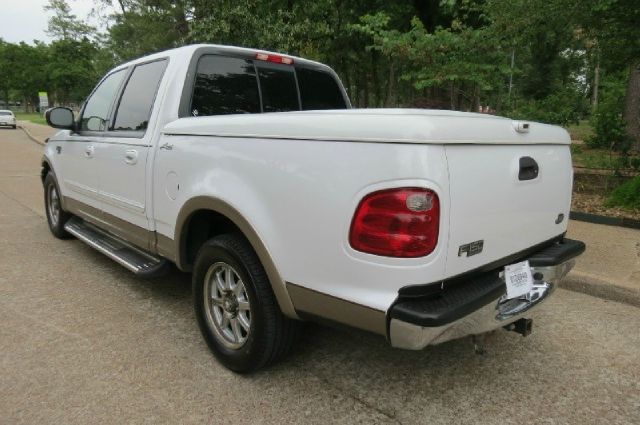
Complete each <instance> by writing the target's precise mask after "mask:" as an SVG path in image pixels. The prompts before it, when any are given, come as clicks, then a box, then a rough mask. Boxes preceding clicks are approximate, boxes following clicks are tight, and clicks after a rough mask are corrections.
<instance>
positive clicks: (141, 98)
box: [113, 60, 167, 131]
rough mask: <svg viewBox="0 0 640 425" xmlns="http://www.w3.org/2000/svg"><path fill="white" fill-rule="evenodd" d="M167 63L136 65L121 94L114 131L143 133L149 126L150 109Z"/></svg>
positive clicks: (163, 61) (164, 61)
mask: <svg viewBox="0 0 640 425" xmlns="http://www.w3.org/2000/svg"><path fill="white" fill-rule="evenodd" d="M166 66H167V61H166V60H162V61H156V62H150V63H146V64H144V65H138V66H136V67H135V69H134V70H133V73H132V74H131V77H130V78H129V81H128V82H127V85H126V87H125V89H124V92H123V93H122V98H121V99H120V105H118V111H117V113H116V120H115V124H114V126H113V129H114V130H129V131H144V130H146V129H147V125H148V124H149V117H150V116H151V108H152V107H153V101H154V100H155V98H156V93H157V91H158V85H159V84H160V80H161V79H162V74H163V73H164V69H165V68H166Z"/></svg>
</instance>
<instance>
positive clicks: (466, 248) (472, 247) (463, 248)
mask: <svg viewBox="0 0 640 425" xmlns="http://www.w3.org/2000/svg"><path fill="white" fill-rule="evenodd" d="M483 246H484V240H479V241H475V242H471V243H467V244H464V245H460V248H458V257H462V254H467V257H471V256H472V255H476V254H480V253H481V252H482V247H483Z"/></svg>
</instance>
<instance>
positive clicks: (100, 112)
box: [80, 69, 125, 131]
mask: <svg viewBox="0 0 640 425" xmlns="http://www.w3.org/2000/svg"><path fill="white" fill-rule="evenodd" d="M124 75H125V70H124V69H121V70H120V71H116V72H114V73H113V74H111V75H109V76H108V77H107V78H105V79H104V80H102V82H101V83H100V85H99V86H98V88H97V89H95V91H94V92H93V94H92V95H91V97H90V98H89V99H88V100H87V103H86V105H85V107H84V111H83V113H82V118H81V119H80V130H90V131H104V130H105V129H106V123H107V114H108V113H109V108H110V107H111V104H112V102H113V99H114V98H115V96H116V93H117V91H118V87H120V83H121V82H122V79H123V78H124Z"/></svg>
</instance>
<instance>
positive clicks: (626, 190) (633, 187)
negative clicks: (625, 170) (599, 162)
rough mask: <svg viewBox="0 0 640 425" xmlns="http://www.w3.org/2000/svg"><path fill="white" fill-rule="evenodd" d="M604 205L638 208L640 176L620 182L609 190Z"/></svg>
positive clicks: (639, 206)
mask: <svg viewBox="0 0 640 425" xmlns="http://www.w3.org/2000/svg"><path fill="white" fill-rule="evenodd" d="M606 206H608V207H622V208H626V209H630V210H640V176H636V177H634V178H633V179H631V180H629V181H628V182H626V183H623V184H621V185H620V186H618V187H617V188H616V189H615V190H614V191H613V192H611V195H610V196H609V198H608V199H607V202H606Z"/></svg>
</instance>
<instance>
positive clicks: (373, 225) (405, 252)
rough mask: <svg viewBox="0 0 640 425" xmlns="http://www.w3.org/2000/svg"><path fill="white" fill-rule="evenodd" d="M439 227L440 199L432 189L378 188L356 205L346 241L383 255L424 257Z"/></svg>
mask: <svg viewBox="0 0 640 425" xmlns="http://www.w3.org/2000/svg"><path fill="white" fill-rule="evenodd" d="M439 228H440V200H439V199H438V195H436V193H435V192H433V191H432V190H429V189H422V188H414V187H404V188H399V189H389V190H381V191H379V192H374V193H371V194H369V195H367V196H366V197H365V198H364V199H363V200H362V201H361V202H360V205H358V208H357V209H356V213H355V215H354V216H353V221H352V222H351V230H350V232H349V243H350V244H351V246H352V247H353V249H356V250H358V251H362V252H366V253H369V254H375V255H382V256H385V257H401V258H415V257H424V256H425V255H428V254H430V253H431V252H433V250H434V249H435V247H436V244H437V243H438V231H439Z"/></svg>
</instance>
